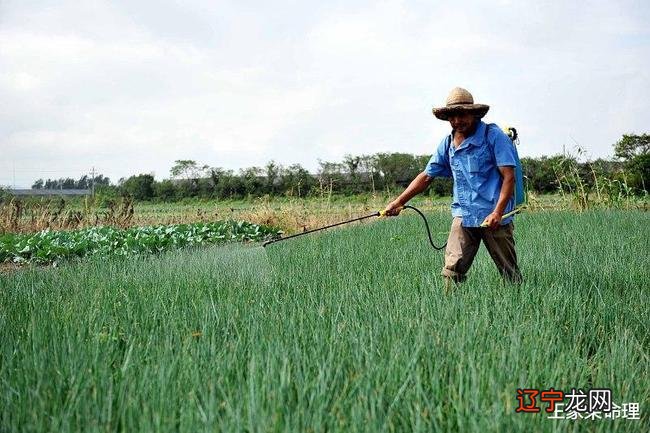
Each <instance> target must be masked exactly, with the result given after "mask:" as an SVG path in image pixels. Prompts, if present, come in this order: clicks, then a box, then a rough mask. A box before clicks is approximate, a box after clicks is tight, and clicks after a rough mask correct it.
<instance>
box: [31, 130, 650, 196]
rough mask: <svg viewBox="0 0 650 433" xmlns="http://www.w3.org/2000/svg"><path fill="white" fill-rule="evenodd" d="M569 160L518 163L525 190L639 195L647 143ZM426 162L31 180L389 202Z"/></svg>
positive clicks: (437, 184) (412, 158)
mask: <svg viewBox="0 0 650 433" xmlns="http://www.w3.org/2000/svg"><path fill="white" fill-rule="evenodd" d="M577 152H578V154H577V155H555V156H542V157H539V158H522V159H521V163H522V168H523V171H524V176H525V179H526V180H525V182H526V188H527V189H528V190H529V191H534V192H536V193H549V192H556V191H558V190H563V191H564V190H565V189H568V190H571V189H572V188H577V187H578V186H579V187H580V188H583V189H585V188H587V189H588V188H594V187H596V188H600V186H598V182H599V180H600V182H601V186H602V184H605V183H607V185H609V186H610V187H612V188H613V187H616V188H624V189H625V191H626V194H629V193H636V194H644V193H645V191H647V182H648V180H650V135H649V134H642V135H634V134H630V135H624V136H623V137H622V138H621V140H619V141H618V142H617V143H616V144H615V145H614V156H615V159H612V160H606V159H598V160H595V161H590V162H579V157H580V156H581V155H580V153H581V152H582V151H581V150H578V151H577ZM429 157H430V156H429V155H412V154H407V153H377V154H374V155H360V156H354V155H346V156H345V157H344V159H343V161H340V162H329V161H319V168H318V171H317V173H310V172H309V171H308V170H306V169H305V168H304V167H302V166H301V165H300V164H293V165H289V166H283V165H281V164H278V163H276V162H274V161H271V162H269V163H267V164H266V165H265V166H264V167H248V168H244V169H240V170H239V171H237V172H235V171H234V170H227V169H224V168H220V167H210V166H209V165H202V164H199V163H197V162H196V161H194V160H177V161H175V163H174V165H173V166H172V168H171V170H170V178H169V179H163V180H156V179H155V178H154V176H153V175H151V174H138V175H134V176H131V177H128V178H122V179H120V180H119V181H118V182H117V184H112V183H111V182H110V180H109V179H108V178H107V177H104V176H102V175H99V176H97V177H95V179H94V180H93V179H89V178H88V177H87V176H82V177H81V178H80V179H79V180H76V181H75V180H73V179H55V180H52V179H47V180H43V179H38V180H37V181H36V182H35V183H34V185H33V188H55V189H59V188H70V189H74V188H79V189H87V188H90V186H91V185H92V184H93V181H94V186H95V190H96V191H97V193H98V194H101V195H104V196H109V197H112V196H118V195H128V196H131V197H133V198H134V199H137V200H161V201H176V200H181V199H185V198H205V199H237V198H244V197H260V196H264V195H269V196H292V197H308V196H314V195H322V194H323V193H327V194H330V193H331V194H345V195H353V194H360V193H372V194H374V193H384V192H387V193H389V194H393V193H395V192H396V191H398V190H400V189H402V188H404V187H406V186H407V185H408V184H409V182H410V181H411V180H412V179H413V178H414V177H415V176H416V175H417V174H418V173H420V172H422V171H423V169H424V167H425V166H426V164H427V162H428V161H429ZM451 190H452V181H451V179H444V178H438V179H435V180H434V181H433V183H432V185H431V187H430V188H429V194H433V195H438V196H446V195H450V194H451Z"/></svg>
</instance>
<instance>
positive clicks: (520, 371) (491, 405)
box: [0, 210, 650, 433]
mask: <svg viewBox="0 0 650 433" xmlns="http://www.w3.org/2000/svg"><path fill="white" fill-rule="evenodd" d="M428 217H429V221H430V224H431V226H432V231H433V235H434V238H435V239H436V240H437V241H438V243H440V244H442V243H443V242H444V240H445V239H446V236H447V233H448V230H449V225H450V222H451V221H450V220H451V218H450V216H449V214H448V212H444V213H443V212H438V213H433V214H431V213H429V215H428ZM649 227H650V216H649V214H648V213H647V212H643V211H607V210H599V211H587V212H583V213H576V212H569V211H566V212H563V211H553V212H536V213H533V212H531V213H528V214H523V215H520V216H517V218H516V221H515V239H516V242H517V248H518V255H519V260H520V266H521V268H522V272H523V275H524V278H525V282H524V283H523V284H522V285H521V286H519V287H516V286H509V285H503V284H502V283H501V281H500V278H499V275H498V273H497V271H496V268H495V267H494V264H493V263H492V261H491V259H490V258H489V256H488V254H487V252H486V250H485V249H484V247H481V251H480V252H479V255H478V256H477V259H476V261H475V263H474V265H473V267H472V269H471V271H470V274H469V277H468V279H467V281H466V282H465V283H464V284H463V285H462V286H461V287H460V288H458V289H457V290H455V291H454V292H452V293H450V294H445V293H444V291H443V281H442V279H441V277H440V276H439V274H440V269H441V267H442V261H443V255H444V253H443V252H437V251H434V250H433V249H432V248H431V247H430V246H429V244H428V242H427V241H426V233H425V229H424V226H423V225H422V222H421V220H420V219H419V217H417V215H414V214H412V213H408V212H406V211H405V212H404V213H403V214H402V216H400V217H398V218H387V219H381V220H374V221H372V222H371V223H367V224H355V225H352V226H349V227H347V228H341V229H336V230H331V231H327V232H322V233H318V234H313V235H308V236H304V237H300V238H297V239H292V240H289V241H286V242H280V243H276V244H272V245H269V246H268V247H266V248H262V247H261V243H260V242H247V243H230V244H227V245H208V246H201V245H198V244H197V243H192V244H191V245H193V246H190V247H189V248H182V249H171V250H169V251H164V252H162V253H158V254H153V255H144V254H137V255H123V254H122V255H120V254H116V255H91V256H89V257H86V258H84V259H81V260H80V259H75V260H70V261H67V260H64V261H61V262H60V263H57V267H51V266H50V267H39V266H31V267H26V268H24V269H19V270H15V271H11V272H5V273H2V274H0V341H2V343H1V346H0V389H1V390H2V391H1V394H0V432H9V431H12V432H18V431H20V432H150V431H151V432H172V431H173V432H221V431H223V432H250V433H252V432H437V431H439V432H509V431H513V432H514V431H527V432H555V431H558V432H560V431H572V432H618V431H620V432H642V431H649V430H650V421H649V420H650V418H649V416H650V414H649V412H648V411H649V410H650V407H649V405H648V403H649V402H650V386H649V384H650V376H649V372H650V371H649V370H650V369H649V367H650V353H649V352H650V350H649V349H650V338H649V332H648V329H650V309H649V308H648V307H649V302H648V300H649V299H650V261H649V259H648V253H649V252H650V229H649ZM265 233H266V232H265ZM255 239H261V238H255ZM551 387H553V388H554V389H560V390H563V391H565V392H568V391H570V390H571V388H581V389H585V390H586V389H590V388H610V389H611V390H612V398H613V401H614V402H616V403H617V404H621V403H627V402H638V403H639V404H640V407H641V419H640V420H629V419H617V420H611V419H610V420H606V419H603V420H586V419H583V420H575V421H574V420H552V419H548V414H546V413H544V409H542V412H541V413H536V414H533V413H517V412H516V411H515V409H516V408H517V389H518V388H537V389H549V388H551ZM541 407H542V408H543V407H545V406H544V405H542V406H541Z"/></svg>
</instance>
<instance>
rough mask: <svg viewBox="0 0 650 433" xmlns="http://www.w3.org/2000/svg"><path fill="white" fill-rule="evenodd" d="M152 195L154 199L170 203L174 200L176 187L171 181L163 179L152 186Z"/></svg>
mask: <svg viewBox="0 0 650 433" xmlns="http://www.w3.org/2000/svg"><path fill="white" fill-rule="evenodd" d="M153 193H154V196H155V197H157V198H159V199H161V200H163V201H172V200H174V199H175V198H176V187H175V186H174V183H173V182H172V181H171V180H169V179H165V180H163V181H162V182H155V183H154V184H153Z"/></svg>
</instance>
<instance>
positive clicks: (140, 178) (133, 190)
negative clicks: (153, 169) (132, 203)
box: [121, 174, 154, 200]
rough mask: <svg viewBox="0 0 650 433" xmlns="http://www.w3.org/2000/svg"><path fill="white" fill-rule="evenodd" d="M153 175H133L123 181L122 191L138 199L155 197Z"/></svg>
mask: <svg viewBox="0 0 650 433" xmlns="http://www.w3.org/2000/svg"><path fill="white" fill-rule="evenodd" d="M153 182H154V180H153V176H152V175H150V174H139V175H137V176H131V177H130V178H128V179H126V180H125V181H124V182H123V183H122V185H121V186H122V191H123V192H125V193H127V194H129V195H130V196H132V197H133V198H134V199H136V200H151V198H153Z"/></svg>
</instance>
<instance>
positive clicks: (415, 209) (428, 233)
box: [404, 205, 447, 251]
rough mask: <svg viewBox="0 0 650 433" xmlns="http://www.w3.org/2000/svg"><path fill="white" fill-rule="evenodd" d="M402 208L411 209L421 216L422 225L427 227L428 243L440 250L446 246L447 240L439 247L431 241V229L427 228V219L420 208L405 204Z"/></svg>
mask: <svg viewBox="0 0 650 433" xmlns="http://www.w3.org/2000/svg"><path fill="white" fill-rule="evenodd" d="M404 209H413V210H414V211H416V212H417V213H418V214H419V215H420V216H421V217H422V220H423V221H424V227H426V229H427V236H429V243H430V244H431V246H432V247H433V248H434V249H436V250H438V251H440V250H442V249H443V248H445V247H446V246H447V242H445V243H444V245H443V246H441V247H437V246H436V244H434V243H433V238H432V237H431V229H430V228H429V221H427V217H425V216H424V214H423V213H422V212H421V211H420V209H418V208H416V207H413V206H411V205H405V206H404Z"/></svg>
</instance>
